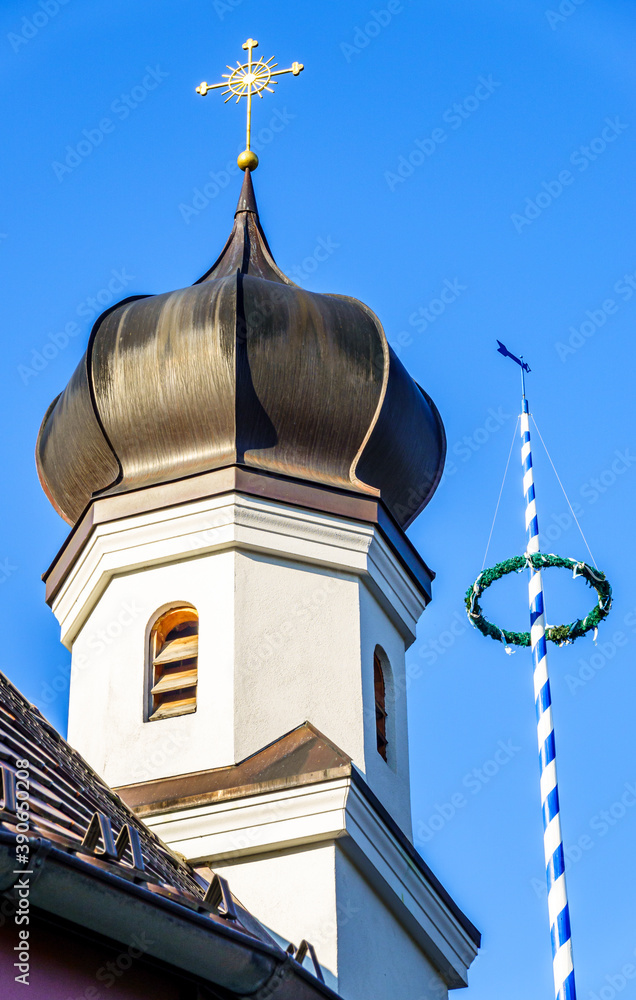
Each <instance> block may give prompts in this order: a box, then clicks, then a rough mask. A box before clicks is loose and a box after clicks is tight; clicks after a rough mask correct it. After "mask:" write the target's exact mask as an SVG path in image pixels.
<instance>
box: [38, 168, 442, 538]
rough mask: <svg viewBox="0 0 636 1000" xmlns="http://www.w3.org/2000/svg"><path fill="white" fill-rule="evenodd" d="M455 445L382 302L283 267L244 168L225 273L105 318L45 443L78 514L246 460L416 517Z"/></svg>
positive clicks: (60, 400)
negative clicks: (307, 286) (393, 339)
mask: <svg viewBox="0 0 636 1000" xmlns="http://www.w3.org/2000/svg"><path fill="white" fill-rule="evenodd" d="M445 450H446V439H445V434H444V427H443V424H442V421H441V418H440V416H439V413H438V411H437V409H436V407H435V405H434V403H433V402H432V400H431V399H430V398H429V396H427V394H426V393H425V392H424V390H423V389H421V388H420V387H419V386H418V385H417V384H416V383H415V382H414V381H413V379H412V378H411V377H410V376H409V374H408V373H407V371H406V369H405V368H404V366H403V365H402V364H401V362H400V361H399V359H398V358H397V356H396V355H395V354H394V352H393V351H392V350H391V348H390V347H389V344H388V341H387V338H386V336H385V333H384V330H383V329H382V326H381V324H380V321H379V320H378V318H377V317H376V316H375V315H374V313H373V312H371V310H370V309H369V308H367V306H365V305H364V304H363V303H361V302H359V301H357V300H356V299H352V298H348V297H347V296H342V295H321V294H316V293H314V292H308V291H305V290H304V289H303V288H300V287H298V286H297V285H295V284H294V283H293V282H292V281H290V280H289V278H287V277H286V276H285V275H284V274H283V273H282V272H281V271H280V270H279V268H278V267H277V266H276V263H275V261H274V258H273V257H272V254H271V251H270V249H269V246H268V244H267V240H266V238H265V234H264V233H263V230H262V228H261V224H260V221H259V217H258V211H257V207H256V201H255V198H254V191H253V188H252V181H251V176H250V171H249V170H246V171H245V179H244V182H243V188H242V191H241V196H240V199H239V203H238V207H237V211H236V215H235V219H234V228H233V230H232V233H231V235H230V238H229V239H228V241H227V243H226V245H225V248H224V249H223V251H222V253H221V256H220V257H219V259H218V260H217V262H216V263H215V264H214V266H213V267H212V269H211V270H210V271H208V272H207V273H206V274H204V275H203V277H202V278H200V279H199V281H197V282H196V283H195V284H194V285H192V286H191V287H189V288H182V289H180V290H179V291H176V292H169V293H167V294H163V295H152V296H141V297H136V298H132V299H127V300H125V301H124V302H122V303H120V304H119V305H117V306H115V307H113V308H111V309H110V310H108V311H107V312H105V313H104V314H103V315H102V316H101V317H100V318H99V319H98V320H97V322H96V323H95V325H94V327H93V330H92V332H91V335H90V339H89V343H88V348H87V351H86V354H85V355H84V357H83V358H82V360H81V362H80V364H79V365H78V367H77V369H76V370H75V372H74V374H73V375H72V377H71V379H70V381H69V383H68V385H67V386H66V388H65V389H64V391H63V392H62V393H61V395H60V396H58V397H57V399H56V400H54V402H53V403H52V404H51V406H50V407H49V410H48V412H47V414H46V416H45V418H44V421H43V423H42V427H41V430H40V434H39V438H38V443H37V449H36V453H37V465H38V473H39V476H40V480H41V482H42V485H43V488H44V490H45V492H46V494H47V496H48V497H49V499H50V500H51V503H52V504H53V505H54V507H55V508H56V509H57V511H58V512H59V513H60V514H61V515H62V516H63V517H64V518H65V519H66V520H67V521H68V522H69V523H71V524H74V523H75V522H76V521H77V520H78V518H79V517H80V515H81V514H82V512H83V511H84V509H85V508H86V506H87V505H88V504H89V503H90V502H91V500H92V499H94V498H97V497H101V496H105V495H113V494H117V493H125V492H128V491H130V490H139V489H142V488H144V487H147V486H153V485H156V484H159V483H169V482H172V481H175V480H179V479H182V478H184V477H186V476H195V475H197V474H200V473H205V472H210V471H211V470H213V469H219V468H222V467H226V466H233V465H234V466H236V465H238V466H243V467H247V468H250V469H257V470H261V471H262V472H266V473H269V474H275V475H278V476H285V477H293V478H294V479H301V480H305V481H310V482H313V483H320V484H323V485H325V486H329V487H335V488H338V489H344V490H347V491H353V492H355V493H364V494H367V495H373V496H378V495H379V497H380V499H381V501H382V502H383V504H384V505H385V506H386V507H387V508H388V510H389V511H390V513H391V514H392V515H393V517H394V518H395V520H396V521H397V522H398V524H399V525H400V526H401V527H406V526H407V525H408V524H409V523H410V522H411V521H412V520H413V519H414V518H415V517H416V516H417V514H419V512H420V511H421V510H422V509H423V507H424V506H425V505H426V503H427V502H428V500H429V499H430V498H431V496H432V495H433V493H434V491H435V489H436V487H437V484H438V482H439V479H440V476H441V472H442V468H443V464H444V457H445Z"/></svg>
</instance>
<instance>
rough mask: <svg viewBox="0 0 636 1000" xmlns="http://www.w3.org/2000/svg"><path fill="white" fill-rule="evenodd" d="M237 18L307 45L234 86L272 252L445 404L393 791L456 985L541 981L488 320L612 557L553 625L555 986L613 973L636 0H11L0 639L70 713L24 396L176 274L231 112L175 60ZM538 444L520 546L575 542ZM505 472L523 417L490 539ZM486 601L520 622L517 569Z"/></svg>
mask: <svg viewBox="0 0 636 1000" xmlns="http://www.w3.org/2000/svg"><path fill="white" fill-rule="evenodd" d="M372 11H375V14H374V13H372ZM249 35H252V36H253V37H255V38H258V39H259V40H260V43H261V48H260V49H259V54H261V53H262V54H263V55H264V56H265V57H268V56H269V55H271V54H274V53H275V54H276V56H277V58H278V60H279V62H280V64H281V66H287V65H291V63H292V62H293V61H294V60H299V61H301V62H303V63H304V64H305V67H306V69H305V72H304V73H303V74H302V75H301V76H300V77H299V78H298V79H294V78H293V77H287V78H283V80H282V81H281V83H280V86H279V88H278V91H277V93H276V95H275V96H273V97H272V96H270V97H269V99H268V101H267V102H266V101H263V103H262V104H261V103H260V102H259V103H258V106H257V107H256V108H255V122H254V127H255V133H256V142H257V148H258V151H259V155H260V157H261V166H260V167H259V170H258V172H257V173H256V175H255V186H256V192H257V197H258V201H259V206H260V209H261V218H262V221H263V223H264V226H265V229H266V232H267V235H268V238H269V241H270V244H271V246H272V249H273V251H274V254H275V256H276V257H277V260H278V262H279V264H280V265H281V266H282V267H283V269H287V271H288V273H290V274H291V275H292V277H294V279H295V280H297V281H299V283H301V284H303V285H305V287H307V288H309V289H312V290H317V291H328V292H338V293H344V294H348V295H354V296H356V297H358V298H360V299H362V300H363V301H364V302H366V303H368V305H369V306H371V308H372V309H374V311H375V312H376V313H377V314H378V316H379V317H380V319H381V320H382V322H383V324H384V327H385V329H386V331H387V335H388V337H389V340H390V341H391V342H392V343H393V344H394V346H395V347H396V349H397V350H398V353H399V354H400V356H401V358H402V360H403V362H404V363H405V365H406V366H407V367H408V369H409V371H410V372H411V373H412V374H413V376H414V377H415V378H416V379H417V380H418V381H419V382H421V384H422V385H423V386H424V387H425V388H426V390H427V391H428V392H430V393H431V395H432V396H433V398H434V399H435V401H436V403H437V405H438V406H439V408H440V410H441V413H442V415H443V418H444V421H445V424H446V430H447V435H448V442H449V465H448V469H447V475H446V476H445V479H444V481H443V483H442V485H441V487H440V489H439V491H438V493H437V495H436V497H435V498H434V500H433V501H432V502H431V504H430V507H429V508H428V509H427V510H426V511H425V512H424V513H423V514H422V515H421V517H420V518H419V520H418V521H417V522H416V523H415V525H414V526H413V527H412V528H411V529H410V532H409V533H410V536H411V538H412V539H413V541H414V542H415V544H416V545H417V546H418V548H419V549H420V551H421V552H422V555H423V556H424V558H425V559H426V561H427V562H428V563H429V564H430V565H431V566H432V567H433V568H434V569H435V570H436V571H437V580H436V584H435V592H434V601H433V603H432V604H431V606H430V607H429V609H428V610H427V611H426V613H425V615H424V617H423V619H422V621H421V623H420V628H419V634H418V639H417V641H416V643H415V644H414V646H413V647H412V649H411V650H410V652H409V661H408V662H409V669H410V674H411V680H410V689H409V698H410V704H409V715H410V726H411V752H412V760H411V767H412V781H413V815H414V827H415V831H416V840H417V843H418V846H419V847H420V849H421V851H422V853H423V855H424V857H425V858H426V860H427V861H428V862H429V863H430V864H431V866H432V868H433V869H434V870H435V871H436V873H437V874H438V875H439V876H440V878H441V879H442V880H443V881H444V883H445V884H446V885H447V886H448V888H449V889H450V890H451V892H452V893H453V894H454V895H455V897H456V898H457V900H458V902H459V903H460V904H461V905H462V906H463V907H464V909H465V910H466V912H467V913H468V914H469V915H470V917H471V918H472V919H473V920H474V921H475V922H476V923H477V925H478V926H479V927H480V928H481V930H482V931H483V944H484V947H483V951H482V953H481V955H480V956H479V958H478V959H477V961H476V963H475V965H474V967H473V970H472V974H471V986H470V992H469V994H467V996H470V997H471V1000H492V997H494V996H503V995H511V994H512V995H514V997H515V1000H536V998H537V997H541V996H545V997H548V996H550V995H551V990H552V983H551V960H550V945H549V936H548V930H547V904H546V899H545V893H544V891H543V889H542V885H543V862H542V830H541V818H540V809H539V789H538V762H537V752H536V736H535V723H534V708H533V695H532V668H531V660H530V655H529V653H528V652H527V651H518V652H517V653H516V654H515V655H513V656H506V655H505V653H504V651H503V649H502V648H501V647H500V646H499V645H498V644H496V643H494V642H492V641H491V640H488V639H482V638H481V637H480V636H479V634H478V633H476V632H475V631H473V630H470V629H469V628H467V626H466V624H465V619H464V617H463V606H462V598H463V594H464V591H465V590H466V588H467V586H468V585H469V584H470V583H471V582H472V580H473V579H474V578H475V576H476V575H477V573H478V572H479V570H480V568H481V565H482V559H483V557H484V550H485V547H486V541H487V538H488V532H489V530H490V523H491V519H492V516H493V511H494V507H495V502H496V499H497V494H498V491H499V486H500V482H501V477H502V475H503V470H504V466H505V463H506V458H507V455H508V451H509V448H510V443H511V440H512V435H513V431H514V427H515V420H516V414H517V412H518V407H519V399H518V396H519V388H518V378H517V372H516V370H515V369H514V366H513V365H512V364H511V362H506V361H504V360H503V359H502V358H501V357H500V356H499V355H498V354H497V353H496V352H495V349H494V348H495V339H496V338H500V339H502V340H504V341H505V342H506V343H507V344H508V346H509V347H510V348H511V349H512V350H514V351H517V352H519V353H524V354H525V355H526V357H527V358H528V360H529V361H530V364H531V366H532V369H533V372H532V374H531V376H530V378H529V388H528V392H529V397H530V404H531V409H532V411H533V413H534V415H535V417H536V420H537V423H538V425H539V427H540V429H541V431H542V433H543V436H544V438H545V439H546V443H547V445H548V448H549V449H550V452H551V454H552V457H553V459H554V462H555V464H556V467H557V469H558V471H559V474H560V476H561V478H562V480H563V482H564V484H565V486H566V489H567V490H568V492H569V494H570V497H571V500H572V501H573V503H575V504H577V505H578V506H577V507H576V509H577V512H578V513H579V515H580V520H581V526H582V528H583V530H584V531H585V534H586V537H587V540H588V542H589V544H590V547H591V549H592V551H593V553H594V556H595V558H596V560H597V562H598V564H599V566H600V567H601V568H603V569H604V570H605V571H606V573H607V575H608V577H609V579H610V580H611V582H612V584H613V587H614V592H615V605H614V610H613V612H612V615H611V617H610V618H609V620H608V621H607V622H606V623H605V624H604V625H603V626H602V628H601V630H600V633H599V637H598V643H597V645H596V646H594V644H593V642H592V639H591V638H586V639H582V640H579V641H578V642H577V643H576V644H574V645H573V646H571V647H567V648H564V649H560V650H559V649H554V650H551V657H550V665H551V673H552V678H553V695H554V701H555V717H556V727H557V745H558V753H559V768H560V788H561V799H562V808H563V825H564V832H565V838H566V841H567V843H568V845H569V847H570V871H569V889H570V897H571V910H572V923H573V934H574V948H575V963H576V967H577V978H578V991H579V996H580V997H582V998H586V1000H588V998H596V1000H598V998H599V997H601V1000H607V998H609V997H611V996H613V995H615V994H614V993H611V990H615V991H617V990H618V986H620V983H621V976H622V975H623V974H622V972H621V969H622V967H623V966H625V965H626V964H628V963H630V962H633V963H634V964H636V959H635V958H634V950H635V949H636V931H635V930H634V921H633V914H634V910H633V900H634V898H635V896H636V874H635V865H634V848H633V845H634V839H635V835H636V796H634V795H630V793H629V787H630V786H632V785H633V784H634V783H636V761H635V755H634V741H633V728H634V726H633V716H634V712H633V702H634V698H635V696H636V681H635V679H634V671H633V661H634V651H635V650H636V613H635V612H636V586H635V583H634V564H635V560H634V555H635V551H634V530H633V513H632V512H633V509H634V501H635V499H636V430H635V427H634V419H633V403H632V396H633V371H634V363H635V360H636V359H635V357H634V355H635V347H634V335H633V332H634V325H635V321H636V293H635V292H634V288H635V287H636V236H635V229H634V223H633V219H634V205H635V200H636V198H635V194H634V190H635V188H634V166H635V161H636V107H635V98H634V94H635V92H636V65H635V61H634V49H635V46H636V9H635V8H634V5H633V2H632V3H630V2H626V0H582V2H581V0H579V2H578V3H577V2H575V0H559V2H558V3H557V2H556V0H554V2H552V3H550V2H549V0H538V2H534V0H524V2H521V0H472V2H471V3H470V4H467V3H466V2H465V0H446V2H445V3H444V4H440V3H438V2H435V0H417V2H416V0H402V2H401V3H400V2H396V0H393V2H392V3H390V4H389V3H387V2H385V0H379V3H378V4H377V5H376V6H375V7H373V6H372V5H371V3H370V2H367V0H348V2H347V3H341V2H336V0H333V2H326V0H323V2H311V3H306V4H298V3H291V2H288V0H269V2H268V3H267V4H263V3H256V0H233V2H231V0H227V2H225V0H217V2H213V0H163V2H162V3H160V4H150V3H148V2H146V3H142V2H140V0H125V2H124V0H110V2H109V3H89V2H88V0H67V2H66V3H61V2H58V0H42V2H41V3H38V2H36V0H20V2H13V0H4V2H3V3H2V5H1V7H0V51H1V52H2V58H1V60H0V73H1V75H2V82H3V89H4V93H5V97H6V99H5V102H4V103H5V112H4V128H3V149H4V155H3V163H2V172H3V177H2V192H3V198H2V203H1V206H0V267H1V268H2V271H3V274H4V278H5V280H4V282H3V295H2V300H1V303H0V309H1V310H2V325H1V330H2V338H3V360H4V376H3V392H2V394H1V396H0V406H1V407H2V419H3V429H4V432H3V434H2V437H1V439H0V448H1V449H2V467H3V470H4V488H3V490H2V497H1V503H2V517H1V524H2V537H1V541H0V561H1V569H2V572H1V573H0V581H1V582H0V594H1V595H2V599H3V604H4V607H5V615H6V621H7V624H8V625H9V623H10V625H9V627H7V628H6V629H5V633H4V638H3V653H4V656H3V661H2V669H3V670H5V672H6V673H7V674H8V675H9V676H10V677H11V679H12V680H14V681H15V682H16V683H17V684H18V685H19V686H20V687H21V689H22V690H23V691H24V692H25V693H26V694H27V696H28V697H29V698H30V699H32V700H33V701H34V702H35V703H36V704H38V705H39V706H40V707H41V708H42V709H43V710H44V711H45V712H46V714H47V715H48V716H49V717H50V718H51V719H52V720H53V722H54V723H55V724H56V725H58V726H59V727H60V728H62V730H64V727H65V723H66V691H65V690H64V685H65V680H64V678H65V677H66V672H65V671H66V668H67V664H68V654H67V652H66V651H65V650H64V649H63V648H62V647H61V646H60V645H59V641H58V628H57V624H56V622H55V620H54V619H53V616H52V614H51V613H50V611H49V610H48V609H47V607H46V606H45V604H44V594H43V586H42V584H41V582H40V574H41V573H42V572H43V570H44V569H45V568H46V567H47V565H48V564H49V562H50V561H51V559H52V557H53V555H54V554H55V552H56V551H57V549H58V548H59V546H60V545H61V543H62V541H63V540H64V538H65V535H66V531H67V528H66V526H65V524H64V523H63V522H62V521H61V520H60V519H59V518H58V516H57V515H56V514H55V512H54V511H53V510H52V508H51V507H50V506H49V504H48V502H47V500H46V498H45V497H44V494H43V493H42V491H41V489H40V487H39V485H38V481H37V476H36V472H35V466H34V461H33V450H34V445H35V439H36V435H37V431H38V427H39V424H40V421H41V419H42V416H43V414H44V412H45V410H46V408H47V406H48V405H49V403H50V401H51V400H52V399H53V397H54V396H55V395H57V393H58V392H59V391H60V390H61V389H62V388H63V387H64V385H65V384H66V382H67V380H68V378H69V376H70V375H71V373H72V371H73V370H74V368H75V366H76V364H77V362H78V360H79V358H80V357H81V355H82V353H83V351H84V349H85V345H86V341H87V338H88V335H89V332H90V327H91V324H92V320H93V319H94V318H95V316H96V314H97V312H99V311H101V309H102V308H104V307H105V306H107V305H108V304H110V303H111V302H113V301H116V300H117V299H118V298H122V297H125V296H128V295H132V294H136V293H148V292H161V291H166V290H168V289H172V288H179V287H182V286H184V285H187V284H189V283H191V282H192V281H194V280H195V279H196V278H197V277H198V276H199V275H200V274H201V273H202V272H203V271H204V270H205V269H206V268H207V267H208V266H209V265H210V263H211V262H212V261H213V260H214V259H215V257H216V255H217V253H218V252H219V250H220V248H221V247H222V245H223V243H224V240H225V238H226V236H227V234H228V231H229V228H230V225H231V220H232V215H233V211H234V206H235V202H236V198H237V195H238V189H239V184H240V177H239V176H238V173H237V172H236V171H235V170H234V169H233V164H234V162H235V157H236V154H237V152H238V151H239V149H240V148H242V144H243V143H242V140H243V128H244V112H243V110H239V109H237V108H236V107H235V106H234V105H228V106H227V107H224V106H223V102H222V100H221V99H220V97H219V96H218V95H217V94H210V95H209V96H208V97H207V98H206V100H205V101H203V100H201V98H200V97H198V96H197V95H196V94H195V92H194V87H195V86H196V85H197V84H198V83H199V82H200V81H201V80H202V79H206V80H208V81H209V82H214V81H216V80H217V79H220V73H221V72H223V71H224V69H225V64H226V63H227V62H233V61H234V60H235V59H236V58H238V57H239V56H240V55H241V52H242V50H241V48H240V46H241V43H242V42H243V40H244V39H245V38H247V37H248V36H249ZM105 119H106V120H107V122H108V124H104V120H105ZM274 126H275V127H274ZM228 164H229V165H230V167H231V169H228ZM206 192H207V193H206ZM321 241H322V242H321ZM319 245H321V246H323V247H324V246H325V245H327V246H328V247H329V252H328V254H327V259H326V260H323V261H321V262H320V263H319V264H317V263H316V258H315V250H316V247H318V246H319ZM319 256H321V257H324V256H325V254H324V253H321V254H320V255H319ZM449 286H451V287H453V288H454V289H455V293H454V294H455V298H454V301H452V302H451V303H449V304H447V305H446V308H445V309H444V310H443V311H442V312H440V309H439V304H438V302H436V300H439V294H440V291H441V290H442V289H443V288H444V287H446V288H448V287H449ZM450 297H451V295H449V294H447V295H446V298H450ZM434 313H438V315H433V314H434ZM535 466H536V479H537V489H538V492H539V514H540V521H541V526H542V529H543V531H544V532H545V548H546V549H547V550H549V551H556V552H558V553H559V554H561V555H571V556H576V557H579V558H586V557H587V552H586V549H585V547H584V544H583V541H582V539H581V537H580V536H579V535H578V532H577V531H576V529H575V528H574V527H572V525H571V523H570V520H569V515H568V508H567V504H566V502H565V500H564V498H563V495H562V494H561V492H560V490H559V487H558V485H557V484H556V481H555V479H554V476H553V474H552V472H551V470H550V467H549V465H548V462H547V460H546V459H545V455H544V454H543V453H542V450H541V447H540V444H539V442H538V441H537V440H536V436H535ZM520 479H521V477H520V472H519V450H518V444H515V449H514V451H513V456H512V460H511V468H510V473H509V477H508V480H507V483H506V487H505V489H504V492H503V497H502V503H501V508H500V515H499V518H498V521H497V524H496V527H495V531H494V534H493V539H492V543H491V548H490V552H489V556H488V564H489V565H492V564H493V563H494V562H496V561H498V560H499V559H503V558H506V557H508V556H510V555H513V554H516V553H519V552H521V551H523V549H524V546H525V537H524V530H523V502H522V496H521V481H520ZM546 577H547V580H546V586H547V589H548V593H547V598H548V619H549V621H551V622H552V623H558V622H559V621H566V620H569V619H570V618H571V617H572V616H573V615H575V614H581V613H583V612H585V611H586V610H588V608H589V606H590V596H589V591H587V590H586V588H584V586H583V585H582V583H581V582H580V581H579V582H574V581H572V580H571V579H570V578H569V576H568V574H567V573H566V572H565V571H557V570H551V571H550V572H549V573H547V574H546ZM484 604H485V607H486V610H487V612H489V614H490V616H491V617H492V618H493V619H494V620H495V621H497V622H498V623H499V624H505V625H507V626H509V627H517V628H522V627H525V621H526V614H527V596H526V581H525V578H522V577H517V578H515V579H511V578H507V579H506V580H505V581H502V582H500V583H499V584H498V585H497V586H496V587H493V588H492V591H491V592H489V594H488V596H487V598H486V599H485V601H484ZM54 683H55V684H56V685H57V687H58V688H61V689H62V690H61V691H60V692H59V693H57V694H56V693H55V692H54V690H53V684H54ZM501 744H503V746H504V747H507V751H505V752H504V751H503V750H502V748H501ZM498 751H501V752H499V753H498ZM495 754H497V757H495ZM623 799H624V800H625V801H623ZM449 803H450V805H449ZM453 803H455V805H453ZM453 809H454V815H451V813H452V811H453ZM612 984H613V985H612ZM625 984H626V987H627V992H626V993H625V994H624V995H625V996H629V995H631V994H630V992H629V991H630V990H633V989H634V987H633V985H632V984H631V983H629V984H627V981H626V980H625ZM602 991H605V992H602ZM621 991H622V990H621Z"/></svg>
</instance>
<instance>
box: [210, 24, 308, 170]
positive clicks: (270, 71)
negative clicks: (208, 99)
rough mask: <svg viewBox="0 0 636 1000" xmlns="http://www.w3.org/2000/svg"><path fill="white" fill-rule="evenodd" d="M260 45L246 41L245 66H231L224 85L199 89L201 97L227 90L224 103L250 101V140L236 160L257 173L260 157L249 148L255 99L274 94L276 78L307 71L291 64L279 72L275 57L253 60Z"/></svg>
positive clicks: (301, 66) (248, 108) (248, 138)
mask: <svg viewBox="0 0 636 1000" xmlns="http://www.w3.org/2000/svg"><path fill="white" fill-rule="evenodd" d="M257 45H258V42H257V41H256V39H255V38H248V39H247V41H246V42H243V48H244V49H247V53H248V61H247V62H246V63H243V64H241V63H239V62H238V61H237V63H236V66H229V65H228V67H227V68H228V69H229V71H230V72H229V73H223V74H222V76H223V77H224V80H225V82H224V83H213V84H209V83H206V82H205V81H204V82H203V83H200V84H199V86H198V87H197V88H196V92H197V94H201V96H202V97H205V95H206V94H207V93H208V91H210V90H218V88H219V87H225V88H226V89H225V90H224V91H223V94H224V95H225V94H229V97H226V98H225V103H226V104H227V102H228V101H231V100H232V98H233V97H236V103H237V104H238V103H239V101H240V100H241V98H242V97H246V98H247V141H246V144H245V149H244V150H243V152H242V153H241V154H240V155H239V157H238V160H237V161H236V162H237V163H238V165H239V167H240V168H241V170H256V168H257V166H258V156H257V155H256V153H254V152H253V151H252V149H251V148H250V141H251V135H252V96H253V95H254V94H258V96H259V97H260V98H261V100H262V98H263V93H262V92H263V91H264V90H268V91H269V93H270V94H273V93H274V91H273V89H272V87H274V86H275V85H276V84H277V83H278V80H274V77H275V76H283V75H284V74H285V73H293V75H294V76H298V75H299V74H300V73H302V71H303V70H304V68H305V67H304V66H303V64H302V63H299V62H295V63H292V65H291V67H290V68H289V69H278V70H275V68H274V67H276V66H278V63H275V62H273V59H274V56H272V57H271V59H268V60H267V62H264V61H263V60H262V59H259V60H258V62H253V61H252V51H253V50H254V49H255V48H256V47H257Z"/></svg>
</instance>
